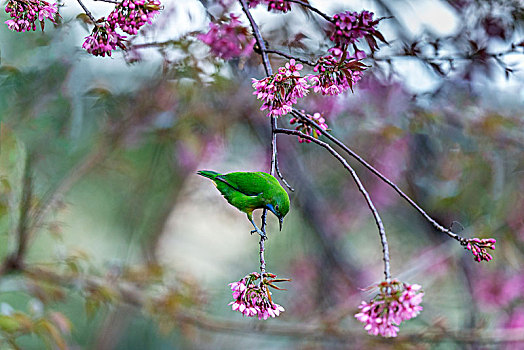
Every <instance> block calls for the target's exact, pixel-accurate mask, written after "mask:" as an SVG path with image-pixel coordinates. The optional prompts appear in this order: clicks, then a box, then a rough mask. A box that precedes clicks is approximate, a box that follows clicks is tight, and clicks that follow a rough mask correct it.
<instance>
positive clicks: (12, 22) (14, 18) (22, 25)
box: [5, 0, 58, 32]
mask: <svg viewBox="0 0 524 350" xmlns="http://www.w3.org/2000/svg"><path fill="white" fill-rule="evenodd" d="M57 11H58V9H57V6H56V3H54V4H52V5H51V4H49V3H48V2H47V1H43V0H26V1H17V0H11V1H9V2H8V3H7V5H6V6H5V12H7V13H8V14H9V16H11V19H9V20H7V21H5V24H7V27H8V28H9V29H11V30H13V31H15V32H26V31H31V30H36V21H37V20H38V21H40V25H41V27H42V30H43V29H44V19H45V18H47V19H49V20H50V21H51V22H53V23H56V21H55V16H57Z"/></svg>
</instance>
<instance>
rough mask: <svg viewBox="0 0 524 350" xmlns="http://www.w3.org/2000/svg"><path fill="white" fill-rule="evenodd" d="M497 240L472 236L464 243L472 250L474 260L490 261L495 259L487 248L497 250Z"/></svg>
mask: <svg viewBox="0 0 524 350" xmlns="http://www.w3.org/2000/svg"><path fill="white" fill-rule="evenodd" d="M496 242H497V241H496V240H495V239H494V238H485V239H480V238H471V239H468V240H467V241H466V242H465V243H464V245H465V246H466V249H467V250H470V251H471V253H473V255H474V260H475V261H476V262H481V261H483V260H484V261H490V260H491V259H493V257H492V256H491V254H489V253H488V251H487V249H488V248H489V249H493V250H495V243H496Z"/></svg>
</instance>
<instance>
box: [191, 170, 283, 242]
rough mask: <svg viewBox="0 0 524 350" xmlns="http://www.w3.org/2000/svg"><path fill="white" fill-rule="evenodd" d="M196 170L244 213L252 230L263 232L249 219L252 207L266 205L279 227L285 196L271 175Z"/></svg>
mask: <svg viewBox="0 0 524 350" xmlns="http://www.w3.org/2000/svg"><path fill="white" fill-rule="evenodd" d="M197 174H198V175H201V176H204V177H207V178H208V179H211V180H212V181H213V182H214V183H215V185H216V186H217V189H218V190H219V191H220V193H222V195H223V196H224V198H225V199H226V200H227V201H228V202H229V204H231V205H232V206H234V207H236V208H237V209H239V210H240V211H243V212H244V213H246V214H247V218H248V219H249V221H250V222H251V224H253V226H254V227H255V230H253V231H252V233H253V232H258V234H259V235H260V236H262V237H265V236H266V235H265V233H264V232H262V230H260V229H259V228H258V227H257V225H255V222H254V221H253V210H255V209H267V210H269V211H270V212H272V213H273V214H275V216H276V217H277V218H278V220H279V222H280V230H282V222H283V220H284V216H286V214H287V213H288V212H289V196H288V194H287V192H286V190H285V189H284V188H283V187H282V186H281V185H280V183H279V182H278V180H277V179H276V178H275V177H274V176H273V175H270V174H268V173H264V172H235V173H229V174H219V173H217V172H215V171H210V170H200V171H198V172H197Z"/></svg>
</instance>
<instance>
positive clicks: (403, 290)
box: [355, 280, 424, 337]
mask: <svg viewBox="0 0 524 350" xmlns="http://www.w3.org/2000/svg"><path fill="white" fill-rule="evenodd" d="M377 287H378V288H379V294H378V295H377V296H376V297H375V298H373V299H372V300H371V301H370V302H369V303H368V302H365V301H363V302H362V303H361V304H360V306H359V307H358V308H359V309H360V312H359V313H357V314H356V315H355V318H356V319H357V320H358V321H360V322H362V323H364V324H365V326H364V329H365V330H366V331H367V332H368V333H369V334H371V335H381V336H383V337H396V336H397V333H398V331H399V327H398V326H399V325H400V323H402V321H407V320H410V319H412V318H414V317H416V316H417V315H418V314H419V313H420V312H421V311H422V306H420V303H421V302H422V297H423V296H424V292H422V291H421V288H422V287H421V286H420V285H418V284H413V285H409V284H407V283H402V282H399V281H397V280H394V281H392V282H390V283H388V282H382V283H380V284H379V285H377Z"/></svg>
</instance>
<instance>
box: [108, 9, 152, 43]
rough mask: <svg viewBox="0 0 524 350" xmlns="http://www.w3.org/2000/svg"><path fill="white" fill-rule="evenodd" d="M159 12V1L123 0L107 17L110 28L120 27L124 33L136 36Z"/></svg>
mask: <svg viewBox="0 0 524 350" xmlns="http://www.w3.org/2000/svg"><path fill="white" fill-rule="evenodd" d="M159 11H160V2H159V1H156V0H154V1H147V0H124V1H122V2H121V3H119V4H118V5H116V7H115V9H114V10H113V11H111V13H110V14H109V16H107V22H108V23H109V25H110V26H111V27H112V28H116V27H120V29H122V30H123V31H124V32H126V33H127V34H131V35H136V34H137V33H138V31H139V30H140V28H141V27H142V26H144V25H145V24H146V23H147V24H151V23H152V22H153V18H154V17H155V15H156V14H158V12H159Z"/></svg>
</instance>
